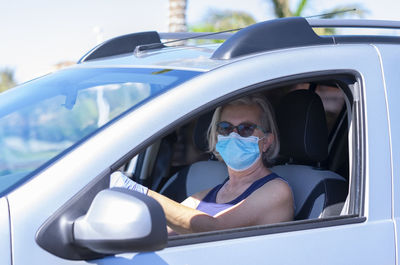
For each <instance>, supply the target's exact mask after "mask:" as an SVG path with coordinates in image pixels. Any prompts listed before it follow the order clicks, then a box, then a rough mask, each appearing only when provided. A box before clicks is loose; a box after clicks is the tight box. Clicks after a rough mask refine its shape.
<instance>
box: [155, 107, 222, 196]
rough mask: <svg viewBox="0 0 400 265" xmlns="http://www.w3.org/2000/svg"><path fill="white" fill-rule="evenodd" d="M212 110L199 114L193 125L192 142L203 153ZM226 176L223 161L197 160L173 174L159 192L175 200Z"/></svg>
mask: <svg viewBox="0 0 400 265" xmlns="http://www.w3.org/2000/svg"><path fill="white" fill-rule="evenodd" d="M213 113H214V112H213V111H211V112H208V113H205V114H203V115H201V116H200V117H199V118H198V119H197V121H196V125H195V127H194V131H193V142H194V145H195V146H196V148H197V149H198V150H200V151H202V152H204V153H206V152H207V150H208V141H207V129H208V126H209V125H210V122H211V119H212V115H213ZM227 177H228V170H227V168H226V166H225V164H224V163H221V162H219V161H214V160H211V155H210V160H208V161H198V162H195V163H193V164H191V165H188V166H186V167H184V168H183V169H181V170H180V171H178V172H177V173H176V174H174V175H173V176H172V177H171V178H170V179H169V180H168V181H167V182H166V183H165V185H164V186H163V187H162V188H161V190H160V193H161V194H163V195H165V196H167V197H168V198H170V199H173V200H175V201H177V202H182V201H183V200H185V199H186V198H187V197H189V196H191V195H193V194H195V193H197V192H200V191H203V190H206V189H209V188H212V187H214V186H216V185H218V184H221V183H222V182H223V181H224V180H225V179H226V178H227Z"/></svg>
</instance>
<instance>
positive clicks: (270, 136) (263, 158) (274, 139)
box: [110, 95, 294, 234]
mask: <svg viewBox="0 0 400 265" xmlns="http://www.w3.org/2000/svg"><path fill="white" fill-rule="evenodd" d="M208 136H209V137H208V138H209V145H210V151H212V152H214V154H215V155H216V156H217V157H218V158H219V159H221V160H223V161H224V162H225V163H226V165H227V166H228V173H229V178H227V180H225V182H224V183H222V184H220V185H218V186H216V187H214V188H212V189H208V190H205V191H202V192H199V193H197V194H194V195H192V196H190V197H189V198H187V199H186V200H185V201H183V202H182V203H181V204H179V203H177V202H175V201H173V200H171V199H169V198H167V197H165V196H163V195H161V194H159V193H157V192H154V191H152V190H148V189H147V188H146V187H144V186H142V185H140V184H138V183H136V182H134V181H132V180H130V179H128V178H127V177H125V176H124V175H123V174H122V173H120V172H115V173H113V174H112V175H111V182H110V186H111V187H115V186H118V187H121V186H124V187H128V188H131V189H134V190H137V191H140V192H142V193H145V194H147V195H148V196H150V197H152V198H154V199H155V200H157V201H158V202H159V203H160V204H161V206H162V208H163V209H164V212H165V215H166V219H167V224H168V227H169V228H168V229H169V233H170V234H173V231H175V232H176V233H178V234H184V233H194V232H205V231H213V230H220V229H229V228H236V227H244V226H253V225H263V224H271V223H277V222H284V221H290V220H292V219H293V215H294V205H293V194H292V190H291V188H290V187H289V185H288V183H287V182H286V181H284V180H283V179H281V178H280V177H279V176H278V175H276V174H275V173H273V172H271V171H270V170H269V169H268V167H269V166H271V164H272V161H273V158H274V157H275V156H276V155H277V154H278V151H279V140H278V133H277V128H276V124H275V121H274V119H273V114H272V108H271V107H270V104H269V103H268V102H267V101H266V99H265V98H263V97H262V96H261V95H252V96H247V97H244V98H241V99H238V100H235V101H233V102H230V103H228V104H226V105H224V106H222V107H219V108H217V109H216V110H215V112H214V115H213V118H212V122H211V125H210V127H209V131H208ZM204 174H207V169H206V168H205V169H204ZM171 229H172V230H171Z"/></svg>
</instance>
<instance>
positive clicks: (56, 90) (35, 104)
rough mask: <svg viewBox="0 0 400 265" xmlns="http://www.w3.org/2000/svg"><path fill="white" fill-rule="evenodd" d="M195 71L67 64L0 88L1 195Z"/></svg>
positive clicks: (192, 74) (195, 73) (189, 76)
mask: <svg viewBox="0 0 400 265" xmlns="http://www.w3.org/2000/svg"><path fill="white" fill-rule="evenodd" d="M197 74H199V73H198V72H192V71H182V70H171V69H137V68H101V69H99V68H71V69H66V70H62V71H59V72H57V73H54V74H50V75H48V76H45V77H43V78H40V79H36V80H33V81H31V82H28V83H26V84H23V85H21V86H19V87H16V88H13V89H10V90H9V91H6V92H3V93H1V94H0V194H1V193H3V192H6V191H7V190H9V189H12V188H13V187H14V186H18V184H19V183H22V182H23V181H24V180H25V179H27V178H28V177H29V176H31V175H33V174H34V173H35V172H36V171H38V170H40V169H41V168H42V167H44V166H46V165H47V164H48V163H49V162H50V161H51V160H53V159H56V158H57V157H58V156H59V155H60V154H61V153H62V152H64V151H66V150H67V149H68V148H71V147H73V146H74V145H76V144H78V143H79V142H81V141H82V140H83V139H85V138H86V137H88V136H89V135H91V134H93V133H94V132H96V131H98V130H99V129H100V128H101V127H103V126H104V125H106V124H107V123H110V122H111V121H112V120H114V119H116V118H117V117H119V116H121V115H122V114H123V113H124V112H126V111H128V110H131V109H133V108H135V107H137V106H138V105H139V104H142V103H143V102H145V101H148V100H150V99H151V98H154V97H155V96H157V95H159V94H160V93H163V92H165V91H166V90H168V89H169V88H171V87H174V86H176V85H178V84H180V83H182V82H184V81H186V80H188V79H190V78H192V77H194V76H195V75H197Z"/></svg>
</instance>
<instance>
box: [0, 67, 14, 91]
mask: <svg viewBox="0 0 400 265" xmlns="http://www.w3.org/2000/svg"><path fill="white" fill-rule="evenodd" d="M15 85H16V82H15V80H14V71H13V70H11V69H9V68H4V69H2V70H0V92H3V91H5V90H7V89H9V88H12V87H14V86H15Z"/></svg>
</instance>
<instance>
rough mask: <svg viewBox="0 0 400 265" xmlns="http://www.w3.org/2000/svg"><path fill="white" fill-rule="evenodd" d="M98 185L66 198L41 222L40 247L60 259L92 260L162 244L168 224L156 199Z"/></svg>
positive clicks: (162, 246) (149, 249)
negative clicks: (63, 202)
mask: <svg viewBox="0 0 400 265" xmlns="http://www.w3.org/2000/svg"><path fill="white" fill-rule="evenodd" d="M98 185H99V186H98V187H97V186H94V187H92V190H90V191H85V192H84V193H82V194H80V195H78V196H77V197H76V198H74V199H73V200H71V201H69V202H67V203H66V204H65V205H63V206H62V207H61V208H60V209H59V210H58V211H57V212H55V213H54V214H53V215H52V216H50V217H49V218H48V219H47V220H46V221H45V222H44V223H43V224H42V225H41V227H40V228H39V230H38V231H37V233H36V242H37V244H38V245H39V246H40V247H42V248H43V249H44V250H46V251H48V252H50V253H52V254H53V255H56V256H58V257H61V258H64V259H68V260H90V259H98V258H101V257H104V256H105V255H112V254H117V253H122V252H142V251H156V250H160V249H162V248H164V247H165V246H166V244H167V240H168V235H167V222H166V220H165V215H164V211H163V209H162V207H161V205H160V204H159V203H158V202H157V201H156V200H154V199H153V198H150V197H148V196H146V195H144V194H141V193H139V192H136V191H132V190H128V189H123V188H112V189H102V188H101V186H103V185H104V183H98ZM107 185H108V183H107Z"/></svg>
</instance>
